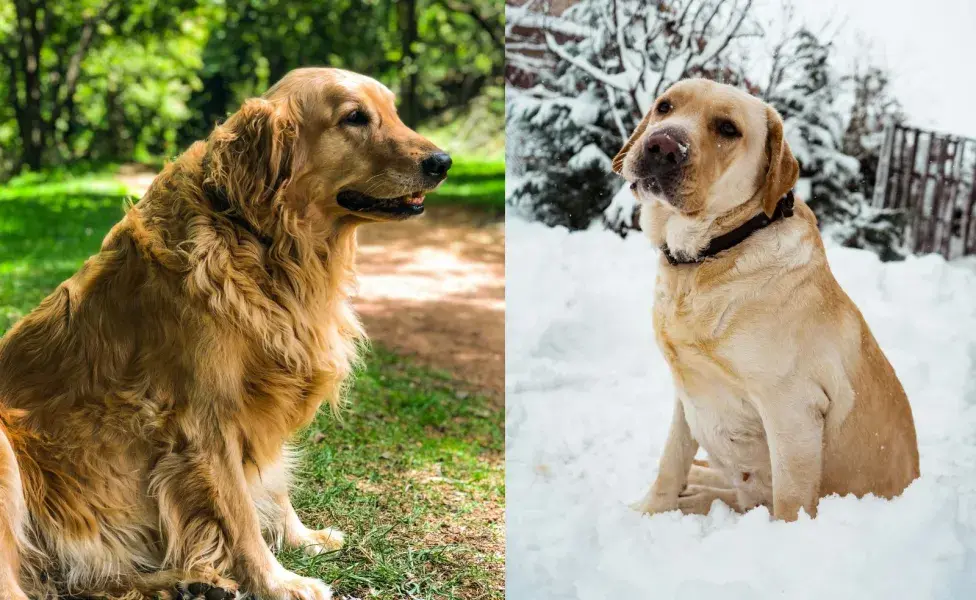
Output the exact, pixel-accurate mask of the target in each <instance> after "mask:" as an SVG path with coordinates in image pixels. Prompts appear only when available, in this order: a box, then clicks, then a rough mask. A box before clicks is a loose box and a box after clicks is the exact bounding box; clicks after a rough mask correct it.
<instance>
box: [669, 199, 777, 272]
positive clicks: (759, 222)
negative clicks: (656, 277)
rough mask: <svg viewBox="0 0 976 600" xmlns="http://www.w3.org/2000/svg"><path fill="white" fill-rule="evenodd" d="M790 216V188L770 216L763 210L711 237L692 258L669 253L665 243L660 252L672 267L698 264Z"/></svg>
mask: <svg viewBox="0 0 976 600" xmlns="http://www.w3.org/2000/svg"><path fill="white" fill-rule="evenodd" d="M792 216H793V190H790V191H788V192H786V195H785V196H783V197H782V198H780V199H779V202H777V203H776V210H774V211H773V215H772V216H767V215H766V213H765V212H761V213H759V214H758V215H756V216H754V217H753V218H751V219H749V220H748V221H746V222H745V223H743V224H742V225H739V226H738V227H736V228H735V229H733V230H732V231H730V232H728V233H723V234H722V235H720V236H718V237H717V238H712V241H710V242H709V243H708V246H707V247H706V248H705V249H704V250H702V252H701V254H699V255H698V256H696V257H694V258H688V257H685V256H683V255H682V256H680V257H678V256H675V255H673V254H671V250H670V249H669V248H668V245H667V244H666V243H665V244H663V245H662V246H661V252H662V253H663V254H664V258H666V259H668V262H669V263H670V264H671V266H672V267H674V266H678V265H694V264H698V263H700V262H702V261H704V260H705V259H706V258H711V257H712V256H715V255H716V254H718V253H719V252H724V251H725V250H728V249H729V248H732V247H734V246H736V245H737V244H739V243H740V242H742V241H743V240H745V239H746V238H747V237H749V236H750V235H752V234H753V233H755V232H757V231H759V230H760V229H762V228H764V227H767V226H768V225H770V224H772V223H775V222H776V221H778V220H779V219H786V218H789V217H792Z"/></svg>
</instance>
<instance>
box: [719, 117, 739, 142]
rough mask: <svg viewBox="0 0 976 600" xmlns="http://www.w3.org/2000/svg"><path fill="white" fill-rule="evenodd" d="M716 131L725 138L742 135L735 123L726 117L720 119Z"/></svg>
mask: <svg viewBox="0 0 976 600" xmlns="http://www.w3.org/2000/svg"><path fill="white" fill-rule="evenodd" d="M718 132H719V133H720V134H722V137H727V138H737V137H739V136H740V135H742V134H741V133H739V128H738V127H736V126H735V123H733V122H732V121H729V120H728V119H722V120H721V121H719V122H718Z"/></svg>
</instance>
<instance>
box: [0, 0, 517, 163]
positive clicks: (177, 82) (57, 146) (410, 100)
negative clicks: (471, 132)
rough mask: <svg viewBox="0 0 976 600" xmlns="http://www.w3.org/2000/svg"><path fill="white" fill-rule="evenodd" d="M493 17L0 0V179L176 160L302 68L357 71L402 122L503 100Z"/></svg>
mask: <svg viewBox="0 0 976 600" xmlns="http://www.w3.org/2000/svg"><path fill="white" fill-rule="evenodd" d="M502 18H503V6H502V3H501V2H498V1H497V0H475V1H462V0H409V1H406V2H397V1H394V0H365V1H361V0H335V1H330V2H321V1H320V0H236V1H232V2H229V1H227V0H173V1H167V2H159V1H158V0H76V1H72V2H54V1H53V0H0V98H2V99H3V100H4V101H0V148H3V153H2V154H0V176H2V175H3V174H4V173H10V172H11V171H18V170H19V169H20V167H21V166H23V165H26V166H28V167H30V168H32V169H34V170H37V169H39V168H41V167H50V166H54V165H58V164H65V163H67V162H71V161H73V160H77V159H79V158H84V159H87V160H116V161H130V160H137V161H151V160H154V159H155V158H156V157H160V156H162V157H169V156H172V155H174V154H176V153H178V152H179V151H180V150H182V149H183V148H184V147H185V146H186V145H187V144H189V143H190V142H192V141H194V140H197V139H201V138H203V137H205V136H206V135H207V134H208V133H209V131H210V130H211V129H212V127H213V125H214V123H215V122H216V121H218V120H220V119H223V118H224V117H225V116H226V115H227V114H228V113H229V112H231V111H233V110H234V109H236V107H237V106H239V105H240V103H241V102H242V101H243V100H244V99H245V98H247V97H250V96H254V95H259V94H260V93H262V92H263V91H264V90H265V89H267V87H268V86H269V85H271V84H272V83H274V82H275V81H277V80H278V79H279V78H280V77H281V76H283V75H284V74H285V73H287V72H288V71H289V70H291V69H293V68H296V67H300V66H313V65H320V66H334V67H342V68H347V69H351V70H355V71H359V72H363V73H366V74H368V75H371V76H373V77H376V78H377V79H379V80H381V81H383V82H384V83H386V84H387V85H388V86H390V87H391V88H392V89H393V90H394V92H396V93H397V94H398V95H399V97H400V102H401V114H402V115H403V116H404V119H405V120H407V121H408V123H410V124H412V125H418V124H420V123H421V122H424V121H430V120H437V117H439V116H441V115H444V114H447V113H450V112H451V111H457V110H458V109H459V107H462V106H464V105H466V104H467V103H469V102H471V101H472V100H473V99H475V98H478V97H479V96H481V95H483V94H484V93H485V91H486V90H491V89H494V90H495V91H494V92H492V95H493V97H494V96H500V91H498V90H500V89H501V72H502V63H503V59H504V46H503V41H502V36H503V33H502ZM35 59H36V60H35ZM35 65H36V67H35Z"/></svg>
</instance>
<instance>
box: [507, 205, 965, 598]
mask: <svg viewBox="0 0 976 600" xmlns="http://www.w3.org/2000/svg"><path fill="white" fill-rule="evenodd" d="M506 236H507V248H506V257H507V258H506V260H507V263H508V264H507V269H506V277H507V298H506V304H507V306H508V309H507V315H506V328H507V349H506V363H507V364H506V374H507V394H506V397H507V415H508V416H507V457H506V465H507V494H508V514H507V531H508V533H507V538H508V552H507V561H506V562H507V569H508V581H507V597H508V598H510V599H513V600H521V599H528V598H532V599H536V598H538V599H550V598H552V599H557V598H558V599H563V598H566V599H568V598H579V599H581V600H582V599H586V600H591V599H604V598H606V599H631V598H647V599H654V600H668V599H671V598H681V599H682V600H697V599H702V600H729V599H731V600H739V599H741V600H757V599H765V598H778V599H784V598H785V599H788V600H803V599H807V598H810V599H814V598H816V599H818V600H822V599H823V598H838V599H844V598H851V599H858V600H863V599H874V598H879V599H906V600H925V599H963V598H976V381H974V370H976V269H973V268H972V265H971V263H969V264H963V263H947V262H945V261H944V260H942V259H941V258H939V257H936V256H925V257H920V258H909V259H908V260H906V261H904V262H897V263H881V262H880V261H879V260H878V258H877V257H876V256H875V255H873V254H871V253H869V252H867V251H862V250H851V249H846V248H839V247H832V248H830V249H829V250H828V257H829V260H830V264H831V268H832V269H833V271H834V274H835V275H836V277H837V279H838V280H839V282H840V284H841V286H842V287H843V288H844V290H845V291H847V293H848V294H849V295H850V296H851V297H852V299H853V300H854V302H855V303H856V304H857V305H858V307H859V308H860V309H861V311H862V312H863V313H864V316H865V318H866V319H867V321H868V324H869V325H870V326H871V328H872V330H873V332H874V334H875V337H876V338H877V339H878V342H879V344H880V345H881V348H882V349H883V350H884V351H885V353H886V354H887V356H888V359H889V360H890V361H891V362H892V364H893V365H894V367H895V370H896V371H897V373H898V376H899V378H900V379H901V381H902V384H903V385H904V386H905V389H906V391H907V392H908V397H909V399H910V400H911V403H912V409H913V412H914V415H915V424H916V428H917V430H918V437H919V449H920V453H921V470H922V477H921V478H920V479H919V480H917V481H916V482H915V483H914V484H912V485H911V486H910V487H909V488H908V489H907V490H906V492H905V493H904V494H903V495H902V496H901V497H899V498H896V499H894V500H892V501H885V500H882V499H878V498H872V497H868V498H864V499H860V500H858V499H856V498H853V497H846V498H840V497H830V498H826V499H824V500H822V501H821V503H820V512H819V516H818V517H817V519H816V520H810V519H808V518H806V517H805V516H802V515H801V520H800V521H799V522H797V523H792V524H786V523H776V522H771V521H770V520H769V514H768V512H767V511H766V509H764V508H759V509H756V510H753V511H751V512H749V513H747V514H745V515H737V514H734V513H731V512H730V511H729V510H728V509H727V508H724V507H722V506H721V505H718V504H716V505H715V506H713V508H712V512H711V514H709V515H708V516H704V517H699V516H683V515H680V514H679V513H668V514H663V515H656V516H654V517H647V516H641V515H638V514H637V513H635V512H633V511H631V510H630V509H629V508H628V507H627V505H628V504H629V503H631V502H633V501H635V500H637V499H639V498H640V496H641V495H642V494H643V493H644V492H645V491H646V488H647V486H649V485H650V483H651V481H652V480H653V479H654V476H655V474H656V471H657V460H658V457H659V455H660V453H661V449H662V447H663V445H664V440H665V436H666V433H667V428H668V423H669V421H670V417H671V408H672V398H673V387H672V383H671V376H670V373H669V371H668V368H667V366H666V363H665V361H664V359H663V358H662V357H661V355H660V352H659V351H658V349H657V347H656V345H655V342H654V336H653V328H652V323H651V306H652V301H653V295H652V292H653V286H654V278H655V270H656V266H657V252H656V250H654V249H653V248H651V247H650V243H649V242H648V241H647V240H646V238H644V237H643V236H640V235H633V236H629V237H628V238H627V239H620V238H619V237H617V236H615V235H614V234H612V233H609V232H606V231H602V230H597V229H592V230H588V231H584V232H577V233H569V232H567V231H566V230H565V229H550V228H547V227H545V226H543V225H541V224H538V223H529V222H526V221H523V220H520V219H517V218H516V219H512V218H509V220H508V223H507V230H506Z"/></svg>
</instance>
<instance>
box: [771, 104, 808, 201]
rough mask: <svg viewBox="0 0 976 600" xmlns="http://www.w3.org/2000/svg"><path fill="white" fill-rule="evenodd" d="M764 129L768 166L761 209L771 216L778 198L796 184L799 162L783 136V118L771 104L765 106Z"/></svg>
mask: <svg viewBox="0 0 976 600" xmlns="http://www.w3.org/2000/svg"><path fill="white" fill-rule="evenodd" d="M766 129H767V134H766V155H767V156H768V157H769V168H768V169H767V171H766V181H765V183H764V184H763V211H765V213H766V216H769V217H772V216H773V212H774V211H775V210H776V204H777V203H779V199H780V198H782V197H783V196H785V195H786V193H787V192H789V191H790V190H791V189H793V186H794V185H795V184H796V179H797V177H798V176H799V174H800V163H798V162H797V160H796V158H794V156H793V152H792V151H791V150H790V145H789V143H787V141H786V138H785V137H784V136H783V119H782V118H781V117H780V116H779V113H778V112H776V110H775V109H774V108H773V107H771V106H767V107H766Z"/></svg>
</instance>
